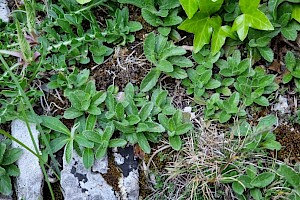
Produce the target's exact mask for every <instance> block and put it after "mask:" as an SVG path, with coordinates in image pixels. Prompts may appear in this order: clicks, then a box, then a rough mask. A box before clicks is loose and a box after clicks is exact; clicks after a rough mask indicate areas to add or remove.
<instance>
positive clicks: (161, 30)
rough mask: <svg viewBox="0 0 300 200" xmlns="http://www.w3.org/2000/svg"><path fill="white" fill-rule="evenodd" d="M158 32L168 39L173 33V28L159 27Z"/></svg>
mask: <svg viewBox="0 0 300 200" xmlns="http://www.w3.org/2000/svg"><path fill="white" fill-rule="evenodd" d="M158 32H159V33H160V34H162V35H163V36H166V37H167V36H168V35H169V34H170V32H171V27H158Z"/></svg>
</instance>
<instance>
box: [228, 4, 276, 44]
mask: <svg viewBox="0 0 300 200" xmlns="http://www.w3.org/2000/svg"><path fill="white" fill-rule="evenodd" d="M259 3H260V0H253V1H248V0H240V1H239V6H240V8H241V11H242V13H243V14H242V15H240V16H238V17H237V18H236V19H235V20H234V23H233V26H232V31H237V33H238V36H239V38H240V40H242V41H243V40H244V39H245V38H246V36H247V34H248V30H249V27H252V28H255V29H259V30H274V27H273V26H272V24H271V22H270V21H269V19H268V17H267V16H266V15H265V14H264V13H263V12H261V11H260V10H259V9H258V8H257V7H258V6H259Z"/></svg>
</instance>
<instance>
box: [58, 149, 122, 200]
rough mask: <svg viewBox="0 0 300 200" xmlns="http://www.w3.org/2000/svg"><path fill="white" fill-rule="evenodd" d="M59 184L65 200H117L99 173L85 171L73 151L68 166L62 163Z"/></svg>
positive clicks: (80, 160) (78, 157) (79, 158)
mask: <svg viewBox="0 0 300 200" xmlns="http://www.w3.org/2000/svg"><path fill="white" fill-rule="evenodd" d="M60 183H61V187H62V189H63V193H64V199H65V200H117V196H116V195H115V193H114V191H113V188H112V187H111V186H110V185H108V184H107V183H106V181H105V180H104V178H103V177H102V176H101V174H100V173H97V172H92V171H91V170H88V169H85V168H84V166H83V163H82V158H81V157H80V156H79V155H78V154H77V153H76V152H75V151H73V158H72V160H71V162H70V164H68V163H67V162H66V160H65V159H64V161H63V170H62V171H61V181H60Z"/></svg>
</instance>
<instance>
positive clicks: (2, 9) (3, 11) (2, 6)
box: [0, 0, 10, 22]
mask: <svg viewBox="0 0 300 200" xmlns="http://www.w3.org/2000/svg"><path fill="white" fill-rule="evenodd" d="M9 13H10V11H9V8H8V6H7V1H6V0H0V19H1V20H2V21H3V22H8V21H9V18H8V15H9Z"/></svg>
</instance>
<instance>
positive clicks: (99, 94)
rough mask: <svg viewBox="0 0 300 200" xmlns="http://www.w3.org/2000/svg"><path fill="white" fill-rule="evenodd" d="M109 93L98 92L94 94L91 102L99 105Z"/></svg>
mask: <svg viewBox="0 0 300 200" xmlns="http://www.w3.org/2000/svg"><path fill="white" fill-rule="evenodd" d="M106 96H107V93H106V92H103V91H100V92H96V94H95V95H94V96H93V98H92V99H91V104H93V105H95V106H98V105H100V104H101V103H103V102H104V101H105V99H106Z"/></svg>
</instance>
